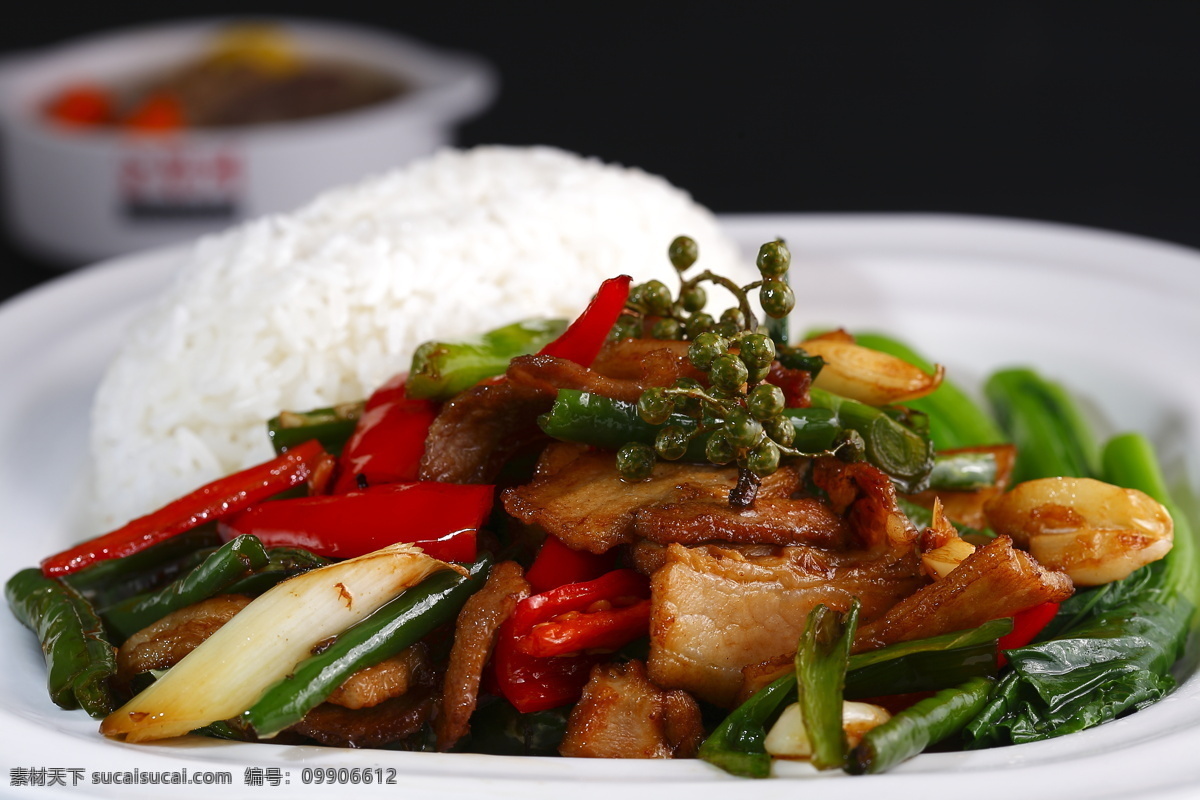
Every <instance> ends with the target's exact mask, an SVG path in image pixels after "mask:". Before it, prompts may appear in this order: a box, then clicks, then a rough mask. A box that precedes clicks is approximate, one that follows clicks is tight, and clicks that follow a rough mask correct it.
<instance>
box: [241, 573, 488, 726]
mask: <svg viewBox="0 0 1200 800" xmlns="http://www.w3.org/2000/svg"><path fill="white" fill-rule="evenodd" d="M490 565H491V557H490V556H488V555H484V556H483V557H481V558H480V559H479V560H478V561H476V562H475V563H474V564H472V565H471V567H470V575H469V577H463V576H462V575H460V574H459V573H457V572H453V571H450V570H444V571H442V572H437V573H435V574H433V575H431V576H429V577H428V578H426V579H425V580H424V581H422V582H421V583H420V584H418V585H416V586H414V587H412V588H410V589H408V590H407V591H405V592H404V593H403V594H401V595H400V596H399V597H397V598H396V599H395V600H392V601H391V602H389V603H387V604H386V605H385V606H383V607H382V608H380V609H379V610H378V611H376V612H375V613H374V614H372V615H371V616H369V617H367V618H366V619H364V620H363V621H362V622H359V623H358V624H357V625H354V626H353V627H351V628H349V629H348V630H346V631H344V632H343V633H341V634H340V635H339V636H338V637H337V638H336V639H335V640H334V641H333V643H332V644H331V645H330V646H329V647H327V648H326V649H325V650H323V651H322V652H321V653H319V654H317V655H314V656H312V657H311V658H308V659H306V660H304V661H302V662H301V663H300V664H298V665H297V666H296V668H295V670H293V671H292V674H291V675H289V676H288V677H286V678H284V679H283V680H281V681H279V682H278V683H276V684H275V685H274V686H272V687H271V688H269V689H268V690H267V691H266V693H264V694H263V696H262V697H261V698H259V700H258V701H257V702H256V703H255V704H254V705H253V706H251V707H250V709H249V710H248V711H246V712H245V714H244V715H243V721H244V722H245V723H246V724H248V725H249V726H250V727H251V728H253V729H254V731H255V732H256V734H257V735H258V736H259V737H260V738H270V737H272V736H274V735H275V734H277V733H279V732H280V731H282V730H283V729H285V728H287V727H289V726H291V725H294V724H295V723H297V722H299V721H300V720H301V719H303V717H304V715H305V714H307V713H308V712H309V711H310V710H312V709H313V708H314V707H315V706H317V705H318V704H320V703H322V702H323V701H324V700H325V698H326V697H328V696H329V694H330V692H332V691H333V690H334V689H336V688H337V687H339V686H341V685H342V683H344V682H345V680H346V678H348V677H350V675H352V674H354V673H355V672H357V671H358V670H360V669H363V668H364V667H369V666H372V665H373V664H378V663H379V662H380V661H383V660H384V659H385V658H389V657H391V656H393V655H395V654H397V653H399V652H400V651H402V650H404V649H405V648H407V647H409V646H410V645H412V644H414V643H415V642H417V641H420V640H421V639H422V638H423V637H424V636H425V635H426V634H428V633H429V632H430V631H432V630H433V629H434V628H437V627H438V626H440V625H442V624H444V623H446V622H449V621H451V620H453V619H454V617H455V615H457V614H458V611H459V609H460V608H462V605H463V603H465V602H466V601H467V598H468V597H470V596H471V595H472V594H474V593H475V592H476V591H477V590H478V589H479V587H480V586H482V585H483V581H484V579H485V578H486V577H487V571H488V568H489V567H490Z"/></svg>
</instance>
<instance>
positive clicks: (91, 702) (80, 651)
mask: <svg viewBox="0 0 1200 800" xmlns="http://www.w3.org/2000/svg"><path fill="white" fill-rule="evenodd" d="M4 593H5V596H6V598H7V600H8V604H9V606H10V607H11V608H12V610H13V614H14V615H15V616H16V617H17V619H18V620H20V622H21V624H22V625H24V626H25V627H27V628H29V629H30V630H31V631H33V632H34V633H35V634H36V635H37V637H38V640H39V641H40V642H41V645H42V654H43V656H44V657H45V659H46V670H47V673H48V675H47V684H48V687H49V690H50V699H51V700H53V701H54V703H55V704H56V705H58V706H60V707H62V708H79V707H82V708H83V709H84V710H86V711H87V712H88V714H90V715H92V716H93V717H102V716H105V715H107V714H108V713H109V712H111V711H112V709H113V708H115V703H114V702H113V697H112V693H111V691H110V690H109V686H108V681H109V679H110V678H111V677H112V676H113V675H115V674H116V672H117V666H116V658H115V656H114V652H113V648H112V645H110V644H109V643H108V641H107V640H106V639H105V638H104V629H103V625H102V624H101V622H100V618H99V617H98V616H97V615H96V613H95V611H94V610H93V609H92V607H91V605H90V604H89V603H88V601H87V600H86V599H84V597H83V596H82V595H80V594H79V592H77V591H75V589H73V588H72V587H70V586H68V585H67V584H66V583H64V582H62V581H60V580H57V579H55V578H47V577H45V576H44V575H43V574H42V571H41V570H40V569H37V568H35V567H31V568H29V569H24V570H21V571H20V572H18V573H17V574H16V575H14V576H13V577H12V578H10V579H9V581H8V582H7V583H6V584H5V587H4Z"/></svg>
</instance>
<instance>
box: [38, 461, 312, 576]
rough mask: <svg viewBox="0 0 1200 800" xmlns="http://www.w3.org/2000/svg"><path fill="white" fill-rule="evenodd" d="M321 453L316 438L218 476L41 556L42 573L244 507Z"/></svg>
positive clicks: (290, 479) (292, 482)
mask: <svg viewBox="0 0 1200 800" xmlns="http://www.w3.org/2000/svg"><path fill="white" fill-rule="evenodd" d="M324 452H325V450H324V449H323V448H322V447H321V443H320V442H318V441H316V440H312V441H308V442H304V443H303V444H299V445H297V446H295V447H293V448H291V449H290V450H288V451H287V452H286V453H284V454H283V455H280V456H277V457H275V458H273V459H271V460H270V461H267V462H265V463H263V464H258V465H256V466H253V467H249V468H248V469H244V470H242V471H241V472H235V473H234V474H232V475H227V476H226V477H224V478H219V479H217V480H215V481H213V482H212V483H209V484H206V485H204V486H202V487H200V488H199V489H197V490H196V491H194V492H192V493H191V494H188V495H184V496H183V497H181V498H179V499H178V500H173V501H171V502H170V503H168V504H167V505H165V506H163V507H162V508H160V509H159V510H157V511H153V512H151V513H149V514H147V515H146V516H144V517H138V518H137V519H135V520H133V521H132V522H130V523H128V524H126V525H125V526H123V527H121V528H118V529H117V530H115V531H112V532H110V533H106V534H104V535H103V536H98V537H96V538H95V539H90V540H88V541H86V542H83V543H82V544H77V545H75V546H74V547H72V548H70V549H68V550H64V551H63V552H61V553H58V554H56V555H52V556H50V557H49V558H47V559H45V560H44V561H42V574H43V575H46V576H47V577H54V576H59V575H68V574H70V573H72V572H75V571H77V570H80V569H83V568H84V567H86V566H88V565H89V564H94V563H96V562H97V561H104V560H107V559H110V558H122V557H124V556H127V555H131V554H133V553H137V552H139V551H141V550H145V549H146V548H147V547H149V546H151V545H153V544H157V543H159V542H161V541H164V540H166V539H170V538H171V537H172V536H175V535H177V534H180V533H183V532H184V531H187V530H191V529H192V528H195V527H197V526H199V525H201V524H203V523H205V522H208V521H210V520H214V519H219V518H221V517H225V516H228V515H230V514H234V513H236V512H238V511H241V510H242V509H244V508H248V507H250V506H252V505H254V504H255V503H259V502H261V501H263V500H266V499H267V498H269V497H272V496H273V495H276V494H279V493H280V492H282V491H284V490H286V489H290V488H292V487H293V486H298V485H300V484H302V483H304V482H305V481H307V480H308V478H309V475H310V474H311V473H312V470H313V468H314V466H315V465H316V464H317V463H319V461H320V459H321V455H322V454H323V453H324Z"/></svg>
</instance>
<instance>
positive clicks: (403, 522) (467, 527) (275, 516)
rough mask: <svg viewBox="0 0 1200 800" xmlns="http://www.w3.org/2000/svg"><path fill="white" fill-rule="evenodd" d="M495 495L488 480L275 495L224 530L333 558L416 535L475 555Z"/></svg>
mask: <svg viewBox="0 0 1200 800" xmlns="http://www.w3.org/2000/svg"><path fill="white" fill-rule="evenodd" d="M493 497H494V491H493V487H491V486H484V485H481V484H456V483H434V482H418V483H396V484H388V485H385V486H376V487H373V488H370V489H366V490H364V491H361V492H351V493H349V494H340V495H338V494H331V495H322V496H320V497H296V498H290V499H286V500H273V501H271V502H269V503H262V504H260V505H257V506H254V507H253V508H249V509H246V510H245V511H242V512H241V513H239V514H236V515H234V516H232V517H230V518H228V519H226V520H222V521H221V522H220V524H218V526H217V530H218V531H219V532H220V534H221V538H222V539H224V540H225V541H229V540H230V539H233V538H235V537H236V536H239V535H242V534H250V535H252V536H257V537H258V538H259V540H260V541H262V543H263V545H264V546H266V547H301V548H304V549H305V550H308V551H310V552H312V553H316V554H317V555H319V556H325V557H326V558H354V557H355V556H361V555H365V554H366V553H370V552H373V551H375V550H378V549H379V548H381V547H386V546H387V545H389V544H394V543H396V542H408V543H409V544H414V545H417V546H418V547H420V548H421V549H422V550H424V551H425V552H426V553H427V554H428V555H430V556H432V557H434V558H440V559H442V560H443V561H468V562H469V561H474V560H475V534H476V532H477V531H478V529H479V526H480V525H482V524H483V521H484V520H485V519H487V516H488V513H489V512H490V511H491V508H492V500H493Z"/></svg>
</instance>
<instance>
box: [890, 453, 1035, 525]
mask: <svg viewBox="0 0 1200 800" xmlns="http://www.w3.org/2000/svg"><path fill="white" fill-rule="evenodd" d="M944 452H945V454H954V453H992V454H993V455H994V456H995V459H996V480H995V481H994V482H993V483H992V485H991V486H987V487H985V488H983V489H978V490H976V491H971V492H968V491H952V490H947V489H939V490H934V489H926V490H925V491H923V492H919V493H917V494H913V495H908V499H909V500H912V501H913V502H914V503H916V504H917V505H921V506H924V507H925V508H933V501H934V499H935V498H936V499H939V500H941V503H942V510H943V511H944V512H945V514H946V516H947V517H949V518H950V519H952V520H954V521H955V522H958V523H961V524H963V525H969V526H970V527H972V528H979V529H983V528H986V527H988V521H987V517H986V516H985V515H984V513H983V506H984V504H985V503H987V501H988V500H991V499H992V498H993V497H999V496H1000V495H1001V494H1003V493H1004V490H1005V489H1007V488H1008V484H1009V481H1010V480H1011V479H1012V471H1013V466H1014V465H1015V464H1016V462H1017V448H1016V447H1014V446H1013V445H1011V444H998V445H990V446H987V447H964V448H961V449H959V450H946V451H944Z"/></svg>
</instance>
